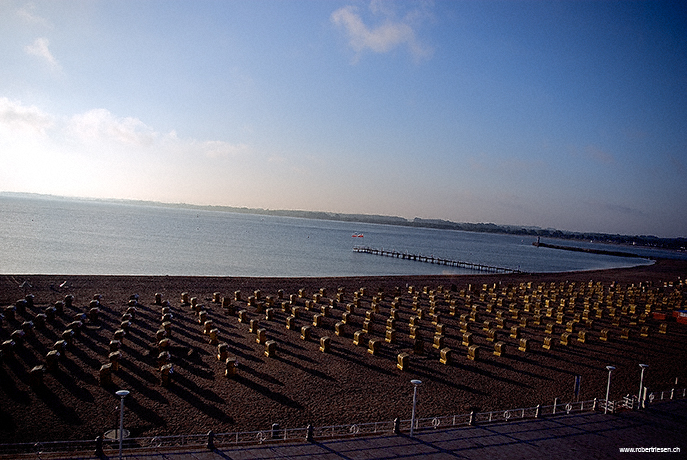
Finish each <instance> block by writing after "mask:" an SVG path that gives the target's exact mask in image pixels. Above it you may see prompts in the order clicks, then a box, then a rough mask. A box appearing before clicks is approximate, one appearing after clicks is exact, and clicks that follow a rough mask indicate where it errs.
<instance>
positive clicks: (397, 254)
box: [353, 246, 526, 273]
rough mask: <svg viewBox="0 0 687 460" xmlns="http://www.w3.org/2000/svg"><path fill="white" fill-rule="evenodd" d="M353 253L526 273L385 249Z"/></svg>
mask: <svg viewBox="0 0 687 460" xmlns="http://www.w3.org/2000/svg"><path fill="white" fill-rule="evenodd" d="M353 251H354V252H359V253H363V254H374V255H377V256H385V257H395V258H397V259H405V260H414V261H417V262H426V263H430V264H437V265H446V266H448V267H459V268H466V269H468V270H475V271H480V272H487V273H526V272H523V271H521V270H515V269H513V268H505V267H494V266H492V265H483V264H473V263H472V262H463V261H460V260H450V259H442V258H438V257H434V256H423V255H421V254H409V253H407V252H398V251H388V250H386V249H376V248H370V247H367V246H355V247H353Z"/></svg>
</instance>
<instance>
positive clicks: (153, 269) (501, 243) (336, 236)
mask: <svg viewBox="0 0 687 460" xmlns="http://www.w3.org/2000/svg"><path fill="white" fill-rule="evenodd" d="M354 233H362V234H363V235H364V237H363V238H352V234H354ZM533 241H534V238H532V237H519V236H513V235H492V234H482V233H470V232H459V231H450V230H435V229H423V228H408V227H398V226H390V225H375V224H358V223H349V222H333V221H322V220H313V219H298V218H288V217H273V216H260V215H250V214H237V213H228V212H219V211H199V210H189V209H177V208H165V207H157V206H145V205H133V204H123V203H110V202H101V201H88V200H68V199H57V198H43V197H40V198H35V197H29V198H26V197H18V196H12V195H9V196H3V195H0V244H1V245H2V252H1V253H0V273H3V274H12V273H20V274H103V275H105V274H113V275H117V274H120V275H197V276H293V277H295V276H363V275H425V274H442V273H458V274H460V273H475V272H472V271H469V270H464V269H458V268H448V267H444V266H439V265H432V264H428V263H422V262H414V261H408V260H399V259H393V258H388V257H379V256H374V255H370V254H359V253H355V252H353V247H354V246H355V245H365V246H370V247H375V248H384V249H389V250H396V251H401V252H410V253H416V254H423V255H428V256H429V255H433V256H435V257H441V258H445V259H454V260H461V261H467V262H472V263H479V264H484V265H492V266H499V267H507V268H514V269H520V270H524V271H532V272H556V271H569V270H590V269H599V268H612V267H624V266H632V265H640V264H646V263H649V261H648V260H644V259H628V258H620V257H613V256H603V255H594V254H584V253H576V252H570V251H560V250H554V249H546V248H536V247H534V246H532V242H533ZM559 243H560V244H565V242H559ZM595 247H604V246H603V245H595ZM606 248H608V249H613V250H617V249H618V248H617V247H615V246H607V247H606Z"/></svg>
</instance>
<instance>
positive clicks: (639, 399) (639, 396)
mask: <svg viewBox="0 0 687 460" xmlns="http://www.w3.org/2000/svg"><path fill="white" fill-rule="evenodd" d="M639 367H641V368H642V375H641V377H639V394H638V395H637V408H638V409H642V408H643V407H644V404H643V401H642V388H643V384H644V371H645V370H646V368H647V367H649V365H648V364H640V365H639Z"/></svg>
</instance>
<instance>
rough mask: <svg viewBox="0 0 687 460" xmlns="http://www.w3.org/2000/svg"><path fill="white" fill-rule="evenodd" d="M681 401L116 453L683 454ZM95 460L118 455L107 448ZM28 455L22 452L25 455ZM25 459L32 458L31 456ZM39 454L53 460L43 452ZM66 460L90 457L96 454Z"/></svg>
mask: <svg viewBox="0 0 687 460" xmlns="http://www.w3.org/2000/svg"><path fill="white" fill-rule="evenodd" d="M686 430H687V400H674V401H666V402H659V403H655V404H653V405H651V406H650V407H648V408H647V409H645V410H643V411H623V412H619V413H617V414H607V415H605V414H603V413H602V412H590V413H583V414H577V415H560V416H548V417H545V418H540V419H530V420H519V421H511V422H503V423H491V424H486V425H478V426H471V427H462V428H455V429H444V430H431V429H430V430H423V431H420V432H416V433H415V436H413V437H412V438H411V437H410V436H408V435H407V433H402V434H400V435H384V436H372V437H361V438H348V439H334V440H332V439H330V440H322V441H318V440H317V439H315V440H314V442H311V443H308V442H302V443H284V444H280V443H277V444H265V445H257V446H251V447H241V448H231V449H219V450H216V451H208V450H199V449H196V450H192V451H184V452H171V451H167V452H136V453H132V452H126V451H125V452H124V455H123V457H122V458H126V459H128V460H134V459H140V460H182V459H195V460H226V459H232V460H244V459H245V460H248V459H262V460H270V459H316V460H335V459H350V460H364V459H404V460H415V459H417V460H419V459H455V458H461V459H475V460H482V459H489V460H494V459H501V458H504V459H505V458H507V459H542V460H543V459H554V460H565V459H571V460H572V459H574V460H582V459H596V458H598V459H606V458H632V459H635V458H683V457H684V453H685V452H687V436H685V431H686ZM652 447H653V448H669V449H670V450H673V449H674V448H679V449H680V451H681V452H674V453H673V452H664V453H659V452H645V453H626V452H621V451H620V449H621V448H652ZM106 454H107V455H106V456H105V457H103V458H109V459H115V458H118V453H117V452H113V451H111V450H110V451H107V452H106ZM26 458H28V457H26ZM31 458H37V457H36V456H32V457H31ZM39 458H44V459H48V458H50V459H54V458H60V457H58V456H56V454H47V455H43V456H41V457H39ZM69 458H71V459H74V458H81V459H84V460H96V459H98V457H96V456H93V455H91V456H78V455H77V456H72V457H69Z"/></svg>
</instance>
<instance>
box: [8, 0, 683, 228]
mask: <svg viewBox="0 0 687 460" xmlns="http://www.w3.org/2000/svg"><path fill="white" fill-rule="evenodd" d="M0 191H5V192H29V193H42V194H53V195H61V196H75V197H96V198H116V199H134V200H153V201H162V202H171V203H190V204H201V205H226V206H239V207H255V208H265V209H294V210H295V209H298V210H316V211H330V212H341V213H362V214H381V215H391V216H401V217H405V218H408V219H413V218H415V217H420V218H423V219H446V220H451V221H454V222H473V223H477V222H485V223H486V222H491V223H496V224H501V225H522V226H538V227H542V228H556V229H560V230H568V231H578V232H603V233H613V234H616V233H617V234H627V235H656V236H660V237H685V236H687V199H686V197H687V3H685V2H682V1H676V2H632V1H621V2H615V1H580V0H576V1H572V0H571V1H527V2H525V1H489V0H480V1H477V0H471V1H433V2H429V1H428V2H423V1H409V2H405V1H369V0H366V1H357V0H350V1H334V0H331V1H314V0H311V1H288V0H283V1H270V0H265V1H229V0H227V1H206V0H198V1H190V0H189V1H174V0H165V1H155V0H148V1H139V0H111V1H100V0H87V1H82V0H69V1H66V0H52V1H20V0H0Z"/></svg>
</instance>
